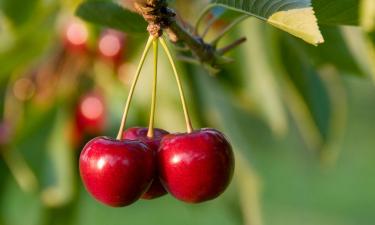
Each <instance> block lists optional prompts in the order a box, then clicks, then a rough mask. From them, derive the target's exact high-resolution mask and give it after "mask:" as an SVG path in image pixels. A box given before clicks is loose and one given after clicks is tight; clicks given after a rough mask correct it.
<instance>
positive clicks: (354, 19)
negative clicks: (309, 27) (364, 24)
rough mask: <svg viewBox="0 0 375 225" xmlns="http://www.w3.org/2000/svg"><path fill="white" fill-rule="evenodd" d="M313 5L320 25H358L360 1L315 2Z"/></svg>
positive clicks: (317, 0) (320, 0) (323, 0)
mask: <svg viewBox="0 0 375 225" xmlns="http://www.w3.org/2000/svg"><path fill="white" fill-rule="evenodd" d="M370 1H373V0H370ZM312 4H313V7H314V10H315V14H316V16H317V17H318V23H319V24H326V25H358V17H359V15H358V14H359V0H329V1H327V0H313V1H312Z"/></svg>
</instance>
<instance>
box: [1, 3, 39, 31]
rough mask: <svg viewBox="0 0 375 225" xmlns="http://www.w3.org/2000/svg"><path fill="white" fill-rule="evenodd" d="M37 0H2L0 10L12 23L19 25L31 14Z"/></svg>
mask: <svg viewBox="0 0 375 225" xmlns="http://www.w3.org/2000/svg"><path fill="white" fill-rule="evenodd" d="M38 2H39V0H28V1H24V0H2V1H0V10H2V11H3V12H4V14H5V15H6V16H7V17H8V19H9V20H10V21H12V23H13V25H15V26H19V25H22V24H23V23H25V22H28V19H29V18H30V17H31V16H32V15H33V12H34V10H35V8H36V6H37V4H38Z"/></svg>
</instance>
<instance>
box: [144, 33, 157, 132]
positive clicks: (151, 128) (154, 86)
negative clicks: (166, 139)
mask: <svg viewBox="0 0 375 225" xmlns="http://www.w3.org/2000/svg"><path fill="white" fill-rule="evenodd" d="M158 39H159V38H157V39H154V41H153V42H152V43H153V47H154V79H153V82H152V100H151V113H150V122H149V125H148V132H147V137H148V138H153V137H154V121H155V109H156V92H157V84H158V54H159V40H158Z"/></svg>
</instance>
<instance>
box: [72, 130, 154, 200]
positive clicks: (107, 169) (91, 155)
mask: <svg viewBox="0 0 375 225" xmlns="http://www.w3.org/2000/svg"><path fill="white" fill-rule="evenodd" d="M154 168H155V164H154V154H153V152H152V151H151V150H150V149H149V148H148V147H147V146H146V145H145V144H144V143H142V142H140V141H130V140H129V141H118V140H114V139H111V138H107V137H97V138H94V139H93V140H91V141H90V142H89V143H87V144H86V146H85V147H84V148H83V150H82V152H81V155H80V159H79V169H80V173H81V178H82V180H83V183H84V184H85V186H86V189H87V190H88V192H90V193H91V195H93V196H94V197H95V198H96V199H97V200H98V201H100V202H102V203H104V204H107V205H110V206H113V207H121V206H126V205H130V204H132V203H133V202H135V201H137V200H138V199H139V198H140V197H141V195H142V194H143V193H144V192H145V191H146V190H147V188H148V187H149V186H150V184H151V181H152V179H153V175H154Z"/></svg>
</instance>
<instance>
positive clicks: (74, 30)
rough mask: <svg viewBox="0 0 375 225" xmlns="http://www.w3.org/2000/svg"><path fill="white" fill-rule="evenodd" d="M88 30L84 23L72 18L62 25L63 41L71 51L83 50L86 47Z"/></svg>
mask: <svg viewBox="0 0 375 225" xmlns="http://www.w3.org/2000/svg"><path fill="white" fill-rule="evenodd" d="M88 38H89V31H88V29H87V27H86V26H85V24H84V23H82V22H80V21H78V20H74V21H71V22H69V23H68V24H67V25H66V26H65V27H64V32H63V41H64V45H65V47H66V48H67V49H68V50H69V51H71V52H83V51H85V50H86V49H87V42H88Z"/></svg>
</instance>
